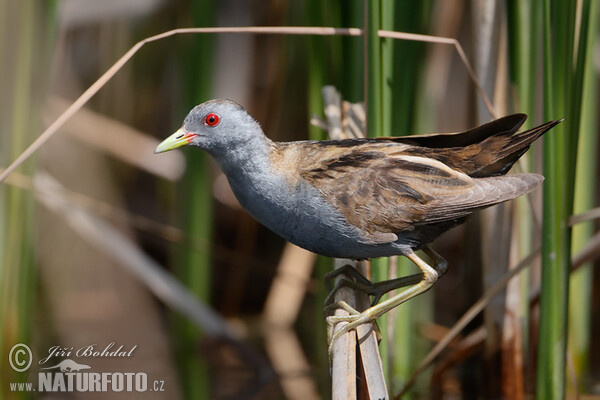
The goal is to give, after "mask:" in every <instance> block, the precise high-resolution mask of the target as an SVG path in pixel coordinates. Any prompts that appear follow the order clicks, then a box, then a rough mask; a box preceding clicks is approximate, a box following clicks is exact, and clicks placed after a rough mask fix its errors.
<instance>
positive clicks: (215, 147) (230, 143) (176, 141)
mask: <svg viewBox="0 0 600 400" xmlns="http://www.w3.org/2000/svg"><path fill="white" fill-rule="evenodd" d="M257 140H259V141H262V142H264V141H265V140H267V139H266V137H265V136H264V134H263V131H262V129H261V128H260V125H259V124H258V122H256V121H255V120H254V119H253V118H252V117H251V116H250V114H248V112H247V111H246V110H244V108H243V107H242V106H240V105H239V104H237V103H235V102H233V101H230V100H220V99H218V100H209V101H207V102H205V103H202V104H200V105H198V106H196V107H194V108H193V109H192V111H190V112H189V114H188V115H187V116H186V117H185V119H184V120H183V126H182V127H181V128H180V129H179V130H178V131H177V132H175V133H174V134H172V135H171V136H169V137H168V138H167V139H165V140H164V141H163V142H162V143H161V144H159V145H158V147H157V148H156V150H155V151H154V152H155V153H162V152H165V151H168V150H173V149H176V148H178V147H181V146H185V145H192V146H197V147H200V148H202V149H204V150H206V151H208V152H209V153H211V154H212V155H213V156H215V155H220V154H224V153H227V152H231V151H234V152H235V151H239V149H240V147H248V146H251V144H252V143H253V142H255V141H257Z"/></svg>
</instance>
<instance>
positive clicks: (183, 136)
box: [154, 128, 196, 154]
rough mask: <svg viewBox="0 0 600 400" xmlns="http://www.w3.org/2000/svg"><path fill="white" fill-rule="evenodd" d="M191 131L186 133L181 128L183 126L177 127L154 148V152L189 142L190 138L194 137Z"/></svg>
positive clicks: (162, 151) (167, 149)
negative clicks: (176, 129) (175, 130)
mask: <svg viewBox="0 0 600 400" xmlns="http://www.w3.org/2000/svg"><path fill="white" fill-rule="evenodd" d="M195 136H196V135H194V134H193V133H188V132H186V131H184V130H183V128H179V130H178V131H177V132H175V133H174V134H172V135H171V136H169V137H168V138H166V139H165V140H163V141H162V142H161V143H160V144H159V145H158V147H157V148H156V150H154V154H158V153H164V152H165V151H169V150H173V149H176V148H178V147H181V146H186V145H188V144H190V142H191V141H192V139H193V138H194V137H195Z"/></svg>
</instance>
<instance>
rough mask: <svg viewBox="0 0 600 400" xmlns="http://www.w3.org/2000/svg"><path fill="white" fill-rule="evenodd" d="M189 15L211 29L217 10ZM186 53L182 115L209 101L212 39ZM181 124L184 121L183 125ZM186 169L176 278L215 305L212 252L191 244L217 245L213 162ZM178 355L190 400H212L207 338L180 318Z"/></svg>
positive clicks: (207, 5)
mask: <svg viewBox="0 0 600 400" xmlns="http://www.w3.org/2000/svg"><path fill="white" fill-rule="evenodd" d="M189 7H190V9H189V10H188V12H187V13H186V14H189V16H191V19H192V21H193V24H194V26H209V25H210V24H211V23H212V17H211V16H210V15H207V13H206V11H207V10H212V9H215V5H214V4H213V2H212V1H211V0H201V1H196V2H193V3H190V6H189ZM183 40H185V42H184V43H185V44H184V46H185V47H183V49H182V51H181V53H182V54H184V56H183V57H182V58H181V68H182V70H183V74H182V79H183V82H182V87H183V88H184V92H183V99H184V101H183V103H182V104H181V113H182V114H183V113H187V112H188V111H189V110H190V109H191V108H192V107H193V106H195V105H196V104H199V103H201V102H203V101H206V100H207V99H209V98H210V93H211V86H210V82H212V79H211V77H212V59H213V58H212V57H205V55H207V54H213V52H212V49H213V39H212V36H209V35H197V36H193V37H192V36H191V37H189V38H185V39H183ZM178 120H181V119H178ZM185 154H186V159H187V163H186V164H187V168H186V172H185V175H184V177H183V179H182V180H181V182H180V184H179V190H178V193H180V194H181V196H180V200H179V201H178V210H177V211H178V212H177V215H178V217H179V218H180V219H181V221H182V226H183V229H184V231H185V237H186V238H187V243H183V245H182V246H181V248H180V250H181V251H179V252H178V255H177V258H176V263H177V264H176V265H177V267H176V273H177V276H178V277H179V279H180V280H181V281H182V282H185V283H186V285H187V287H188V288H189V289H190V290H191V291H192V292H193V293H194V294H196V295H197V296H198V297H199V298H200V299H202V300H204V301H206V302H207V303H210V299H211V283H212V278H211V275H212V274H211V254H210V251H209V249H210V246H206V247H205V248H204V249H202V250H198V249H195V248H194V246H192V245H191V244H192V243H194V242H195V243H211V242H212V194H211V193H212V188H211V184H212V180H211V177H210V163H209V158H208V157H207V155H206V154H205V153H204V152H193V153H192V152H186V153H185ZM175 336H176V337H177V339H176V343H177V345H176V352H177V359H178V362H179V366H180V376H181V382H182V387H183V390H184V392H185V394H186V397H187V398H194V399H209V398H212V396H211V387H210V382H211V379H210V368H209V365H208V364H207V363H206V361H204V360H203V359H202V358H201V357H199V356H198V354H197V352H196V351H194V349H197V348H198V342H199V341H200V340H201V339H202V333H201V332H200V331H198V329H197V328H196V327H195V326H194V325H193V324H191V323H190V322H189V321H187V320H185V319H183V318H179V317H177V320H176V332H175Z"/></svg>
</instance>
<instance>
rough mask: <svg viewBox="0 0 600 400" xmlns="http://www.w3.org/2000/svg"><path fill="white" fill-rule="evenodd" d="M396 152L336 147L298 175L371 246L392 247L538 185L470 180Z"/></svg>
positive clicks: (437, 163)
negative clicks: (406, 234)
mask: <svg viewBox="0 0 600 400" xmlns="http://www.w3.org/2000/svg"><path fill="white" fill-rule="evenodd" d="M395 147H396V146H393V147H389V146H383V147H382V146H377V145H362V146H358V147H354V148H352V149H351V150H349V149H344V148H338V150H339V154H337V156H336V157H330V158H323V159H319V160H318V161H317V160H315V159H314V158H311V159H310V160H306V163H305V164H304V165H305V166H308V165H310V166H311V167H310V168H306V167H305V168H302V169H301V170H300V171H299V172H300V176H301V177H302V178H304V179H305V180H307V181H308V182H310V183H311V184H312V185H313V186H314V187H316V188H317V189H318V190H319V191H320V192H321V194H322V195H323V197H324V198H325V199H326V200H327V201H328V202H329V203H330V204H332V205H333V206H334V207H335V208H336V209H338V210H340V211H341V212H342V213H343V214H344V216H345V217H346V219H347V221H348V222H349V223H351V224H352V225H355V226H357V227H358V228H360V229H361V230H362V231H363V232H366V233H367V239H368V240H369V241H370V242H373V243H385V242H392V241H395V240H396V239H397V236H396V235H395V234H396V233H400V232H403V231H407V230H412V229H415V227H419V226H422V225H427V224H432V223H438V222H444V221H450V220H456V219H458V218H462V217H465V216H467V215H469V214H471V213H472V212H473V211H475V210H477V209H480V208H484V207H487V206H490V205H493V204H496V203H499V202H502V201H506V200H509V199H512V198H515V197H517V196H519V195H521V194H523V193H525V192H526V191H528V190H531V188H533V187H534V186H535V184H537V183H538V182H539V181H540V179H539V178H535V179H533V178H532V179H522V178H519V177H518V176H516V175H511V176H510V177H498V178H487V179H473V178H471V177H469V176H468V175H466V174H464V173H462V172H459V171H456V170H453V169H451V168H449V167H448V166H447V165H444V164H443V163H441V162H440V161H437V160H434V159H430V158H424V157H417V156H412V155H399V154H398V153H401V151H400V150H401V149H400V148H395ZM398 147H399V146H398ZM343 150H346V151H343ZM312 155H313V157H314V156H315V155H316V154H315V153H314V152H313V154H312ZM331 155H332V151H331V149H330V150H329V152H328V156H331ZM526 176H531V174H528V175H526ZM513 177H517V178H513Z"/></svg>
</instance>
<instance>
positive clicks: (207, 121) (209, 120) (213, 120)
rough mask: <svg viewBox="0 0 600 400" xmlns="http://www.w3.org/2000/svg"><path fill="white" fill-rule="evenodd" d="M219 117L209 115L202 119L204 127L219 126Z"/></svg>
mask: <svg viewBox="0 0 600 400" xmlns="http://www.w3.org/2000/svg"><path fill="white" fill-rule="evenodd" d="M219 121H220V119H219V116H218V115H217V114H213V113H210V114H208V115H207V116H206V117H204V125H208V126H217V125H218V124H219Z"/></svg>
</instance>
